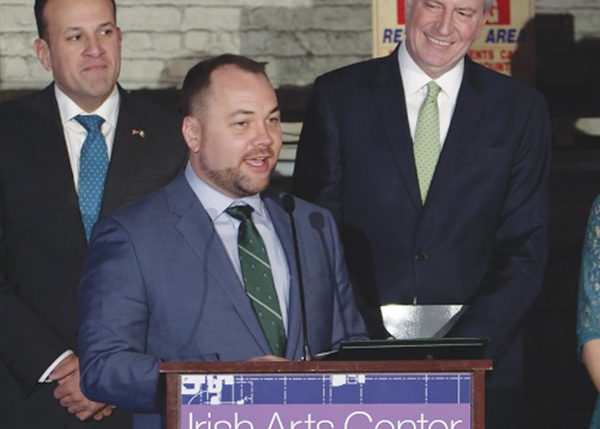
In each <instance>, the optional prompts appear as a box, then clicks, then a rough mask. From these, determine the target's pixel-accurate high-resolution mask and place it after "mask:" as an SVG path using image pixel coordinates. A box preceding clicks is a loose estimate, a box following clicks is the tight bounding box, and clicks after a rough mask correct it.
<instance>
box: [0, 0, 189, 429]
mask: <svg viewBox="0 0 600 429" xmlns="http://www.w3.org/2000/svg"><path fill="white" fill-rule="evenodd" d="M34 13H35V17H36V23H37V27H38V33H39V38H38V39H37V40H36V41H35V43H34V48H35V52H36V54H37V56H38V58H39V60H40V62H41V64H42V66H43V67H44V68H45V69H46V70H48V71H52V74H53V78H54V82H53V83H52V84H50V85H49V86H48V87H47V88H45V89H43V90H41V91H39V92H35V93H32V94H30V95H27V96H25V97H22V98H19V99H15V100H11V101H8V102H6V103H3V104H2V105H0V427H2V428H3V429H29V428H49V429H54V428H61V429H62V428H77V427H86V428H94V427H107V428H112V429H119V428H128V427H129V426H130V423H129V420H130V418H129V416H128V414H127V413H124V412H123V410H114V408H113V407H112V406H111V405H107V404H104V403H97V402H94V401H90V400H89V399H87V398H86V397H85V396H84V395H83V394H82V393H81V391H80V388H79V359H78V350H77V345H76V342H77V341H76V335H77V284H78V282H79V278H80V275H81V270H82V266H83V260H84V258H85V255H86V252H87V240H88V237H89V234H90V231H91V229H92V227H93V225H94V223H95V222H96V220H97V219H98V217H99V216H100V215H101V214H103V213H109V212H111V211H113V210H114V209H115V208H117V207H119V206H121V205H123V204H126V203H129V202H133V201H135V200H136V199H138V198H139V197H141V196H142V195H144V194H147V193H149V192H151V191H152V190H154V189H156V188H157V187H159V186H161V185H164V184H166V183H167V182H168V181H170V180H171V179H172V178H173V177H174V176H175V175H176V174H177V172H178V171H179V169H180V168H182V166H183V165H184V162H185V159H186V151H185V145H184V143H183V141H182V139H181V138H180V132H179V119H178V116H177V115H176V114H175V113H174V112H171V111H170V110H167V109H165V108H163V107H159V106H156V105H154V104H152V103H149V102H147V101H144V100H141V99H139V98H137V97H135V96H132V95H131V94H128V93H127V92H126V91H124V90H122V89H121V88H120V87H119V86H118V85H117V78H118V76H119V72H120V68H121V30H120V29H119V27H117V24H116V6H115V3H114V1H113V0H37V1H36V2H35V6H34ZM111 414H112V415H111ZM84 420H90V421H85V422H84Z"/></svg>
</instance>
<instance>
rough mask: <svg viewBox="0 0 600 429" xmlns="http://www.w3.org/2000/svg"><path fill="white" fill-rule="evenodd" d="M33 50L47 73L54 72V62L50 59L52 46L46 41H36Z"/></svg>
mask: <svg viewBox="0 0 600 429" xmlns="http://www.w3.org/2000/svg"><path fill="white" fill-rule="evenodd" d="M33 50H34V51H35V54H36V55H37V57H38V60H39V61H40V63H41V64H42V67H44V69H46V70H47V71H52V61H51V58H50V46H49V45H48V42H46V41H45V40H44V39H35V42H33Z"/></svg>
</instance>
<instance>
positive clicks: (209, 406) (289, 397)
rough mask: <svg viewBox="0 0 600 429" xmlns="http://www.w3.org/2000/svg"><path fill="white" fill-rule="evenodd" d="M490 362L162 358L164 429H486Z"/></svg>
mask: <svg viewBox="0 0 600 429" xmlns="http://www.w3.org/2000/svg"><path fill="white" fill-rule="evenodd" d="M488 369H491V363H490V362H489V361H485V360H482V361H455V362H450V361H431V362H418V361H414V362H403V363H399V362H392V363H390V362H385V363H384V362H362V363H356V362H335V363H333V362H289V363H283V364H281V363H264V362H263V363H258V362H243V363H242V362H240V363H215V364H206V363H163V364H161V372H163V373H166V374H167V428H168V429H467V428H482V427H483V401H484V400H483V385H484V371H485V370H488Z"/></svg>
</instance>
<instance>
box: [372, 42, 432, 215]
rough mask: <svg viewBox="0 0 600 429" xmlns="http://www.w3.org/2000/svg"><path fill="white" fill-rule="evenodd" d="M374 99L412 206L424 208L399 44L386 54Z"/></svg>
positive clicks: (377, 78)
mask: <svg viewBox="0 0 600 429" xmlns="http://www.w3.org/2000/svg"><path fill="white" fill-rule="evenodd" d="M373 99H374V100H375V104H376V106H377V108H378V112H377V114H378V116H379V117H380V118H381V125H382V127H383V129H384V130H385V134H386V136H387V139H388V143H389V144H390V149H391V152H392V155H393V157H394V159H395V161H396V164H397V165H398V171H399V173H400V176H401V177H402V180H403V182H404V186H405V187H406V191H407V193H408V195H409V197H410V200H411V202H412V204H413V206H414V207H415V208H416V209H417V210H421V197H420V194H419V186H418V183H417V173H416V169H415V162H414V155H413V148H412V138H411V136H410V128H409V125H408V117H407V114H406V102H405V100H404V89H403V87H402V79H401V77H400V67H399V65H398V48H396V49H395V50H394V52H392V53H391V54H390V55H389V56H388V57H386V58H385V59H384V60H383V62H382V64H381V68H380V70H379V73H378V75H377V77H376V86H375V89H374V91H373Z"/></svg>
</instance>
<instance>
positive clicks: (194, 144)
mask: <svg viewBox="0 0 600 429" xmlns="http://www.w3.org/2000/svg"><path fill="white" fill-rule="evenodd" d="M181 132H182V134H183V139H184V140H185V142H186V144H187V146H188V148H189V149H190V150H191V151H192V152H194V153H198V152H199V151H200V143H201V140H202V129H201V124H200V121H199V120H198V119H197V118H195V117H193V116H189V115H188V116H186V117H185V118H183V123H182V124H181Z"/></svg>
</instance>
